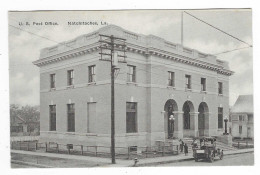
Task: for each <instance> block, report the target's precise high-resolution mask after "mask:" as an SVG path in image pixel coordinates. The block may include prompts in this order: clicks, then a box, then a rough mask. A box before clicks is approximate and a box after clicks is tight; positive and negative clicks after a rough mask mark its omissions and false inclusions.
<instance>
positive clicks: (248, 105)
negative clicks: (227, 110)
mask: <svg viewBox="0 0 260 175" xmlns="http://www.w3.org/2000/svg"><path fill="white" fill-rule="evenodd" d="M230 116H231V123H232V136H233V138H239V139H240V138H241V139H242V138H252V139H253V138H254V105H253V95H240V96H239V97H238V99H237V101H236V103H235V104H234V106H233V107H232V108H231V114H230Z"/></svg>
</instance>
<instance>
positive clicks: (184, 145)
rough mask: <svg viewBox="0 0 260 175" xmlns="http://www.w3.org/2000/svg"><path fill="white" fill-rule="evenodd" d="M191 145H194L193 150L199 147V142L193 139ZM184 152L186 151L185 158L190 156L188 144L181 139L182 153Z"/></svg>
mask: <svg viewBox="0 0 260 175" xmlns="http://www.w3.org/2000/svg"><path fill="white" fill-rule="evenodd" d="M191 145H192V148H193V149H194V148H197V147H198V143H197V140H196V139H193V142H192V144H191ZM183 151H184V154H185V156H186V155H188V145H187V143H184V141H183V140H181V139H180V152H183Z"/></svg>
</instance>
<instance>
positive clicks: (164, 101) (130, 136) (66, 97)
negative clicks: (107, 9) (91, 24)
mask: <svg viewBox="0 0 260 175" xmlns="http://www.w3.org/2000/svg"><path fill="white" fill-rule="evenodd" d="M99 34H106V35H112V34H113V35H115V36H117V37H122V38H125V39H126V45H127V59H126V61H127V63H119V65H118V67H119V68H120V72H119V74H118V76H117V78H116V80H115V141H116V146H152V145H155V142H156V141H157V140H162V141H165V140H166V139H168V138H169V135H170V134H172V135H171V137H172V138H183V137H198V136H202V135H205V136H218V135H222V133H223V129H224V128H223V127H224V124H223V125H222V127H220V128H218V108H219V107H220V108H223V114H222V115H223V116H228V115H229V76H230V75H232V73H233V72H232V71H230V70H229V67H228V63H227V62H224V61H221V60H218V59H216V57H214V56H212V55H208V54H205V53H201V52H198V51H196V50H193V49H190V48H185V47H183V46H181V45H179V44H174V43H170V42H168V41H166V40H164V39H162V38H159V37H156V36H153V35H148V36H146V35H140V34H136V33H133V32H130V31H127V30H124V29H122V28H120V27H117V26H114V25H109V26H106V27H103V28H101V29H99V30H97V31H96V32H92V33H90V34H87V35H83V36H79V37H77V38H76V39H74V40H72V41H68V42H65V43H61V44H59V45H57V46H54V47H50V48H45V49H43V50H41V54H40V58H39V60H37V61H35V62H34V64H35V65H37V66H39V67H40V94H41V95H40V105H41V109H40V110H41V127H40V128H41V132H40V135H41V141H50V142H58V143H64V144H83V145H91V146H102V145H110V130H111V129H110V114H111V111H110V108H111V97H110V87H111V84H110V62H108V61H102V60H100V55H99V52H100V49H99V43H98V40H99ZM129 65H131V66H135V73H136V76H135V77H136V81H135V82H129V81H128V80H127V72H128V70H129V68H128V66H129ZM89 66H95V82H91V83H89ZM68 70H74V83H73V85H72V86H67V71H68ZM169 71H170V72H174V84H173V85H170V86H169V84H168V82H169V80H168V76H169ZM51 74H55V88H50V75H51ZM185 75H190V77H191V81H190V83H191V88H190V89H187V88H186V87H185V86H186V84H185V82H186V80H185ZM201 78H205V79H206V89H205V90H203V91H201V90H202V89H201V86H202V85H201V81H202V80H201ZM218 82H221V83H222V86H223V90H222V93H220V94H219V93H218ZM127 102H136V105H137V113H136V120H137V122H136V127H137V131H136V132H132V133H127V132H126V130H127V129H126V128H127V126H126V112H127V111H126V103H127ZM67 104H74V105H75V132H68V129H67V127H68V123H67V122H68V114H67ZM184 104H185V105H184ZM49 105H56V130H55V131H50V112H49ZM169 113H171V114H172V115H173V118H174V122H173V123H172V125H171V126H169V124H168V122H169V119H168V118H169ZM90 115H91V116H90ZM184 115H185V116H186V115H189V116H190V125H189V129H184V126H183V125H184ZM201 117H203V118H204V119H203V120H200V119H199V118H201ZM223 118H224V117H223ZM223 118H222V123H223ZM201 123H202V124H201ZM202 125H203V126H202ZM169 127H172V130H171V132H169Z"/></svg>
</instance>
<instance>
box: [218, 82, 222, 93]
mask: <svg viewBox="0 0 260 175" xmlns="http://www.w3.org/2000/svg"><path fill="white" fill-rule="evenodd" d="M218 94H221V95H222V94H223V83H222V82H218Z"/></svg>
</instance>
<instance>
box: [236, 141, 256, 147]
mask: <svg viewBox="0 0 260 175" xmlns="http://www.w3.org/2000/svg"><path fill="white" fill-rule="evenodd" d="M233 147H236V148H238V149H245V148H254V143H253V142H252V141H236V142H234V141H233Z"/></svg>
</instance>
